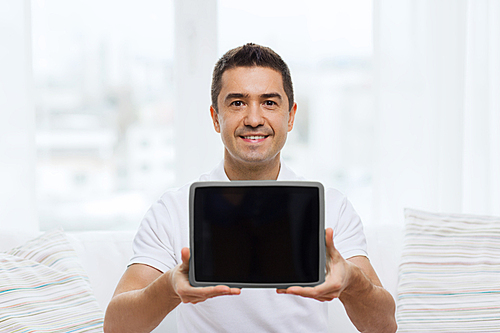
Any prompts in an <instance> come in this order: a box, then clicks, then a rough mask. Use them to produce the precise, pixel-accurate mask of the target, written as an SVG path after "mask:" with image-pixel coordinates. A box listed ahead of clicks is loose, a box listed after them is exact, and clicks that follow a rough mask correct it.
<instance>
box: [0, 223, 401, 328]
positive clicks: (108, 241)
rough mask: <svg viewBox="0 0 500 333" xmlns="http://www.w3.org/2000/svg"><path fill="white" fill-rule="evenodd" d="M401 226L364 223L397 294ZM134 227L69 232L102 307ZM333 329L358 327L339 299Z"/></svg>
mask: <svg viewBox="0 0 500 333" xmlns="http://www.w3.org/2000/svg"><path fill="white" fill-rule="evenodd" d="M402 231H403V229H402V227H401V228H399V229H398V228H394V227H393V226H378V227H365V232H366V235H367V241H368V250H369V253H370V260H371V262H372V264H373V266H374V267H375V269H376V271H377V273H378V275H379V277H380V279H381V281H382V283H383V284H384V286H385V287H386V289H387V290H389V292H391V294H392V295H393V296H395V295H396V290H397V281H398V262H399V257H400V253H401V247H402V239H403V236H402ZM39 234H40V233H37V232H14V231H4V232H0V251H6V250H9V249H11V248H13V247H16V246H18V245H21V244H23V243H25V242H26V241H28V240H30V239H32V238H35V237H36V236H38V235H39ZM134 234H135V232H134V231H90V232H69V233H67V236H68V238H69V240H70V243H71V244H72V246H73V247H74V249H75V250H76V252H77V254H78V257H79V259H80V260H81V263H82V265H83V267H84V269H85V270H86V272H87V274H88V276H89V278H90V282H91V285H92V289H93V291H94V294H95V296H96V299H97V301H98V303H99V305H100V306H101V308H102V309H103V310H105V309H106V307H107V304H108V303H109V301H110V299H111V297H112V295H113V291H114V289H115V286H116V284H117V283H118V281H119V279H120V277H121V276H122V274H123V272H124V270H125V269H126V265H127V263H128V260H129V258H130V257H131V255H132V240H133V237H134ZM330 309H331V311H330V317H329V318H330V321H331V324H332V325H331V327H332V332H341V333H350V332H357V330H356V329H355V328H354V327H353V325H352V324H351V323H350V321H349V319H348V318H347V316H346V314H345V312H344V310H343V307H342V305H341V304H340V302H338V301H336V302H335V301H334V302H332V303H331V304H330ZM176 331H177V329H176V323H175V311H174V312H173V313H171V314H169V315H168V316H167V318H165V320H164V321H163V323H162V324H161V325H160V326H159V327H158V328H157V329H156V330H155V332H176Z"/></svg>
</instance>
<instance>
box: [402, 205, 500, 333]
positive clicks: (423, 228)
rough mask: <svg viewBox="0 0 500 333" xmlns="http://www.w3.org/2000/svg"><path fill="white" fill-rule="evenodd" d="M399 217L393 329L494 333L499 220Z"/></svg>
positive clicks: (499, 297)
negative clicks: (400, 248) (400, 238)
mask: <svg viewBox="0 0 500 333" xmlns="http://www.w3.org/2000/svg"><path fill="white" fill-rule="evenodd" d="M405 219H406V231H405V239H404V247H403V254H402V260H401V265H400V268H399V285H398V309H397V320H398V325H399V330H398V332H401V333H402V332H500V218H498V217H486V216H473V215H445V214H432V213H426V212H421V211H416V210H411V209H406V210H405Z"/></svg>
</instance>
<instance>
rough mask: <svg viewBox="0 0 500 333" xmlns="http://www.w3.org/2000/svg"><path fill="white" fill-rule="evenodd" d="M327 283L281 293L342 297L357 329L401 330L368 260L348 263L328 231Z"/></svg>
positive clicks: (323, 298) (369, 332)
mask: <svg viewBox="0 0 500 333" xmlns="http://www.w3.org/2000/svg"><path fill="white" fill-rule="evenodd" d="M326 251H327V264H326V278H325V283H323V284H321V285H319V286H316V287H314V288H302V287H290V288H288V289H280V290H277V291H278V293H282V294H285V293H286V294H294V295H299V296H304V297H310V298H314V299H316V300H319V301H331V300H333V299H334V298H339V299H340V301H341V302H342V303H343V304H344V307H345V309H346V312H347V314H348V316H349V318H350V319H351V321H352V323H353V324H354V326H356V328H357V329H358V330H359V331H360V332H363V333H372V332H373V333H375V332H376V333H379V332H380V333H393V332H395V331H396V329H397V324H396V320H395V318H394V313H395V309H396V306H395V303H394V299H393V298H392V296H391V294H389V292H387V290H385V289H384V288H383V287H382V284H381V283H380V280H379V279H378V277H377V274H376V273H375V270H374V269H373V267H372V266H371V264H370V261H369V260H368V259H367V258H366V257H362V256H357V257H353V258H349V259H348V260H345V259H344V258H342V256H341V255H340V253H339V252H338V251H337V249H335V246H334V245H333V230H332V229H330V228H328V229H327V230H326Z"/></svg>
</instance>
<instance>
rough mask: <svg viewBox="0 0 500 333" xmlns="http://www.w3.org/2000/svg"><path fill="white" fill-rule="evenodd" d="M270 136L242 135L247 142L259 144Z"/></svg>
mask: <svg viewBox="0 0 500 333" xmlns="http://www.w3.org/2000/svg"><path fill="white" fill-rule="evenodd" d="M268 136H269V135H240V138H242V139H243V141H245V142H250V143H258V142H262V141H264V140H265V139H266V138H267V137H268Z"/></svg>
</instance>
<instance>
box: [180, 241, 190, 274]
mask: <svg viewBox="0 0 500 333" xmlns="http://www.w3.org/2000/svg"><path fill="white" fill-rule="evenodd" d="M181 258H182V264H181V267H180V269H181V270H182V271H183V272H188V271H189V258H191V251H189V248H187V247H183V248H182V250H181Z"/></svg>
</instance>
